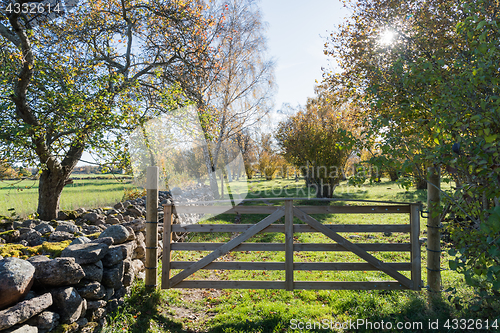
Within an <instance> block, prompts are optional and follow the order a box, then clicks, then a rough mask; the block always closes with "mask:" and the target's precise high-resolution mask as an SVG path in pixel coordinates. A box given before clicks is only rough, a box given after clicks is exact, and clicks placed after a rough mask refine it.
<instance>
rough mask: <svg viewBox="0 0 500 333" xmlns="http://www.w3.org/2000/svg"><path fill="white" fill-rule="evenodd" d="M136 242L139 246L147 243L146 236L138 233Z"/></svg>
mask: <svg viewBox="0 0 500 333" xmlns="http://www.w3.org/2000/svg"><path fill="white" fill-rule="evenodd" d="M135 240H136V242H137V245H139V242H145V241H146V236H144V232H140V231H138V232H136V233H135Z"/></svg>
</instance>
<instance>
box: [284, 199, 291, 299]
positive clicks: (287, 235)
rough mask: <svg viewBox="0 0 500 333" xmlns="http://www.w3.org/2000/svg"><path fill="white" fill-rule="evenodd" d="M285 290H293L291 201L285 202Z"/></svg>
mask: <svg viewBox="0 0 500 333" xmlns="http://www.w3.org/2000/svg"><path fill="white" fill-rule="evenodd" d="M285 289H286V290H287V291H292V290H293V200H285Z"/></svg>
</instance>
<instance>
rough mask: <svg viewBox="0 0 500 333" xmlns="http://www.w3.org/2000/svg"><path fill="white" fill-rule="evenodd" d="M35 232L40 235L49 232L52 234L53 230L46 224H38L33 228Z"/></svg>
mask: <svg viewBox="0 0 500 333" xmlns="http://www.w3.org/2000/svg"><path fill="white" fill-rule="evenodd" d="M35 230H36V231H38V232H39V233H41V234H42V235H44V234H46V233H49V232H54V228H53V227H52V226H51V225H50V224H49V223H47V222H42V223H40V224H39V225H37V226H36V227H35Z"/></svg>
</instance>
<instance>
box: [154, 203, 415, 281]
mask: <svg viewBox="0 0 500 333" xmlns="http://www.w3.org/2000/svg"><path fill="white" fill-rule="evenodd" d="M266 200H280V201H284V205H283V206H235V207H230V206H229V207H227V211H226V212H225V213H224V214H269V216H267V217H266V218H264V219H263V220H261V221H260V222H258V223H256V224H191V225H181V224H172V210H173V209H175V208H173V206H171V205H165V206H164V214H165V215H164V229H163V259H162V260H163V262H162V284H161V285H162V289H168V288H215V289H233V288H234V289H286V290H294V289H330V290H333V289H351V290H361V289H363V290H369V289H411V290H420V288H421V286H422V283H421V264H420V261H421V260H420V244H419V233H420V215H419V211H420V208H421V206H420V204H414V203H411V204H406V203H405V204H392V203H390V204H388V202H385V204H384V205H380V203H381V202H376V203H377V205H370V206H329V205H328V206H294V205H293V201H297V200H305V199H303V198H293V199H292V198H286V199H285V198H273V199H266ZM248 201H255V200H246V202H248ZM323 201H326V202H328V201H332V200H331V199H326V200H325V199H323ZM342 201H349V200H342ZM353 201H362V200H353ZM371 203H374V201H371ZM177 208H180V207H179V206H177ZM220 208H221V207H220V206H217V207H213V206H182V211H183V212H186V213H214V212H216V211H220ZM310 214H409V222H410V223H409V224H397V225H395V224H376V225H374V224H344V225H339V224H322V223H320V222H318V221H317V220H316V219H314V218H313V217H311V216H310ZM283 216H284V217H285V224H273V223H274V222H276V221H277V220H279V219H280V218H281V217H283ZM294 216H295V217H297V218H299V219H300V220H301V221H303V222H305V224H293V217H294ZM173 232H210V233H215V232H240V233H241V234H240V235H239V236H237V237H236V238H234V239H232V240H231V241H229V242H227V243H191V242H185V243H172V236H171V235H172V233H173ZM260 232H262V233H266V232H282V233H284V234H285V242H284V243H250V242H245V241H246V240H248V239H249V238H251V237H252V236H254V235H256V234H257V233H260ZM302 232H320V233H323V234H324V235H326V236H327V237H329V238H330V239H331V240H333V241H334V243H326V244H325V243H294V242H293V234H294V233H302ZM346 232H349V233H352V232H371V233H372V232H402V233H410V242H409V243H385V244H380V243H365V244H363V243H354V242H351V241H349V240H347V239H346V238H345V237H342V236H341V235H340V234H339V233H346ZM172 251H213V252H211V253H210V254H208V255H207V256H205V257H204V258H202V259H201V260H199V261H195V262H185V261H172V260H171V253H172ZM231 251H284V252H285V262H241V261H239V262H238V261H232V262H226V261H224V262H214V261H215V260H216V259H217V258H219V257H221V256H223V255H225V254H226V253H228V252H231ZM294 251H350V252H352V253H354V254H356V255H357V256H358V257H360V258H362V259H363V260H364V261H365V262H364V263H335V262H319V263H312V262H294V261H293V253H294ZM369 251H390V252H410V253H411V262H406V263H399V262H398V263H389V262H383V261H381V260H379V259H377V258H376V257H374V256H373V255H372V254H370V253H368V252H369ZM173 269H182V271H181V272H180V273H178V274H176V275H175V276H173V277H171V276H170V274H171V270H173ZM200 269H211V270H221V269H222V270H281V271H285V281H228V280H219V281H217V280H215V281H213V280H186V278H188V277H189V276H191V275H192V274H193V273H195V272H196V271H198V270H200ZM297 270H303V271H312V270H322V271H327V270H341V271H360V270H361V271H366V270H378V271H382V272H384V273H386V274H387V275H389V276H391V277H392V278H394V279H395V280H394V281H374V282H367V281H358V282H346V281H338V282H335V281H295V280H294V271H297ZM400 271H411V278H408V277H406V276H404V275H403V274H401V273H400Z"/></svg>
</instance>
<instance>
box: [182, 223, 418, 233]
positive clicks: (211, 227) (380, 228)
mask: <svg viewBox="0 0 500 333" xmlns="http://www.w3.org/2000/svg"><path fill="white" fill-rule="evenodd" d="M251 227H252V225H251V224H189V225H182V224H174V225H172V232H243V231H246V230H247V229H249V228H251ZM325 227H327V228H328V229H330V230H332V231H335V232H410V230H411V227H410V225H409V224H344V225H325ZM261 232H285V225H284V224H272V225H270V226H269V227H267V228H265V229H264V230H262V231H261ZM293 232H318V231H317V230H316V229H314V228H313V227H311V226H309V225H306V224H294V225H293Z"/></svg>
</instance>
